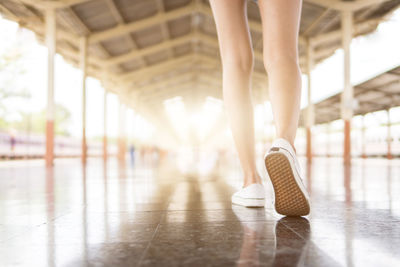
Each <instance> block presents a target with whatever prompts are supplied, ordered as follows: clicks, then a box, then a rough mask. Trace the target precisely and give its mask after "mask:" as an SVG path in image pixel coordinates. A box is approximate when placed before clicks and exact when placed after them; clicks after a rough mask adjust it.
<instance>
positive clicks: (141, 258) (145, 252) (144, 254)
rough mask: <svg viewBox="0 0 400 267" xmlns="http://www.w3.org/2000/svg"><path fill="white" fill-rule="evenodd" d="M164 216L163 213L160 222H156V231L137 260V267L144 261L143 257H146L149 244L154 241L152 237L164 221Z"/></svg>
mask: <svg viewBox="0 0 400 267" xmlns="http://www.w3.org/2000/svg"><path fill="white" fill-rule="evenodd" d="M165 216H166V212H165V211H164V214H163V216H162V217H161V219H160V221H159V222H158V224H157V227H156V229H155V230H154V233H153V235H152V237H151V239H150V240H149V242H148V244H147V246H146V248H145V250H144V251H143V253H142V256H141V257H140V259H139V263H138V266H141V265H142V263H143V259H144V257H145V256H146V254H147V251H148V250H149V249H150V246H151V242H152V241H153V240H154V237H155V236H156V234H157V231H158V229H159V228H160V225H161V222H162V221H163V220H164V218H165Z"/></svg>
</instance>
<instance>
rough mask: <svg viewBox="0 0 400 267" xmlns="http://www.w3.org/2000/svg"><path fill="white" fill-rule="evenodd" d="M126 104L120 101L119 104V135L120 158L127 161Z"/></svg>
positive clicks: (120, 160) (122, 161) (123, 161)
mask: <svg viewBox="0 0 400 267" xmlns="http://www.w3.org/2000/svg"><path fill="white" fill-rule="evenodd" d="M125 112H126V110H125V106H124V104H122V103H121V102H120V106H119V136H118V160H119V162H120V163H122V164H124V163H125V154H126V142H125V115H126V114H125Z"/></svg>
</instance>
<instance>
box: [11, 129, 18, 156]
mask: <svg viewBox="0 0 400 267" xmlns="http://www.w3.org/2000/svg"><path fill="white" fill-rule="evenodd" d="M16 144H17V139H16V138H15V135H14V134H11V135H10V151H11V156H14V152H15V145H16Z"/></svg>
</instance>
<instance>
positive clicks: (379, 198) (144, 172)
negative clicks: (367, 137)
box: [0, 158, 400, 266]
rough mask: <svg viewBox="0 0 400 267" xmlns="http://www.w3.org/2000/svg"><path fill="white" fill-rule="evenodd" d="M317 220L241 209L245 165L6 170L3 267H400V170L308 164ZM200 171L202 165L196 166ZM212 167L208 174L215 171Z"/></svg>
mask: <svg viewBox="0 0 400 267" xmlns="http://www.w3.org/2000/svg"><path fill="white" fill-rule="evenodd" d="M302 162H303V168H302V169H303V170H304V173H305V175H306V177H307V178H306V181H305V182H306V184H307V188H309V190H310V191H311V192H312V194H311V201H312V213H311V215H310V216H308V217H307V218H290V217H284V218H282V217H281V216H279V215H278V214H276V213H275V211H274V209H273V207H272V194H271V190H270V188H268V187H269V185H268V184H266V187H267V192H269V195H268V201H267V206H266V207H265V209H246V208H243V207H240V206H232V205H231V202H230V196H231V194H232V193H233V192H234V191H235V190H236V189H237V188H238V187H239V186H240V180H239V178H240V175H241V174H240V172H239V170H240V169H239V168H238V166H237V165H236V164H237V162H236V163H235V162H232V161H229V160H226V159H225V160H224V161H220V162H219V164H218V165H217V169H216V170H212V169H211V168H210V171H208V172H202V173H201V174H199V173H196V172H195V171H192V172H185V173H181V172H180V171H179V169H177V168H174V167H173V166H174V165H173V164H172V162H171V161H168V160H161V161H160V162H159V163H154V162H151V161H146V162H140V160H137V161H136V162H135V165H134V166H132V165H130V164H126V165H118V163H117V162H116V161H109V162H107V163H106V164H103V162H102V160H94V159H93V160H92V159H91V160H90V161H89V162H88V165H87V167H81V165H79V163H78V161H77V160H74V159H70V160H59V161H58V162H56V167H55V168H50V169H44V168H42V167H41V166H39V165H29V166H28V165H27V166H26V167H24V168H21V166H19V167H15V166H14V167H8V168H5V167H2V168H1V169H0V177H1V178H0V266H15V265H19V266H25V265H26V266H93V265H101V266H136V265H141V266H171V265H193V266H197V265H202V266H203V265H204V266H234V265H239V266H260V265H262V266H398V265H400V255H399V252H398V247H400V228H399V227H397V225H398V224H399V223H400V195H399V194H396V192H400V161H398V160H391V161H387V160H383V159H360V160H358V159H355V160H354V161H353V164H352V165H347V166H344V165H343V164H342V163H341V160H340V159H335V158H316V159H314V160H313V163H312V164H307V163H305V161H304V160H303V161H302ZM191 164H192V163H191ZM211 165H212V164H208V166H211Z"/></svg>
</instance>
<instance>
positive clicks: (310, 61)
mask: <svg viewBox="0 0 400 267" xmlns="http://www.w3.org/2000/svg"><path fill="white" fill-rule="evenodd" d="M313 52H314V51H313V46H312V44H311V43H310V41H308V43H307V78H308V79H307V80H308V83H307V118H306V121H307V122H306V124H307V125H306V137H307V139H306V140H307V150H306V155H307V161H308V162H310V163H311V160H312V156H313V153H312V126H313V125H314V120H315V115H314V105H313V103H312V100H311V96H312V95H311V91H312V90H311V89H312V87H311V86H312V85H311V71H312V69H313V67H314V58H313Z"/></svg>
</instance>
